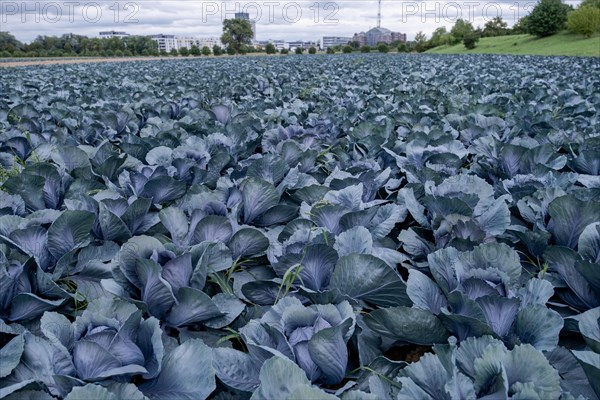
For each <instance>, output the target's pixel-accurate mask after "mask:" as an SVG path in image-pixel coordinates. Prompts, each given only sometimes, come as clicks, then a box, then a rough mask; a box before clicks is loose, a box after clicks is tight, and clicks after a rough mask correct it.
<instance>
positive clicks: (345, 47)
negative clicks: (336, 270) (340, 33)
mask: <svg viewBox="0 0 600 400" xmlns="http://www.w3.org/2000/svg"><path fill="white" fill-rule="evenodd" d="M342 51H343V52H344V53H345V54H350V53H352V52H353V51H354V49H353V48H352V46H344V48H343V49H342Z"/></svg>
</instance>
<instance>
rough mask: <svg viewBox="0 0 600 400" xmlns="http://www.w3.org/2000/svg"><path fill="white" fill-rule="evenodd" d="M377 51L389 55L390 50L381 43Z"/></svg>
mask: <svg viewBox="0 0 600 400" xmlns="http://www.w3.org/2000/svg"><path fill="white" fill-rule="evenodd" d="M377 51H379V52H380V53H389V52H390V48H389V47H388V45H387V44H385V43H379V45H378V46H377Z"/></svg>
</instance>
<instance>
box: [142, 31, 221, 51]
mask: <svg viewBox="0 0 600 400" xmlns="http://www.w3.org/2000/svg"><path fill="white" fill-rule="evenodd" d="M150 38H151V39H152V40H154V41H155V42H156V43H157V44H158V51H166V52H167V53H169V52H171V50H173V49H176V50H177V51H179V50H181V49H183V48H186V49H188V50H191V48H192V47H193V46H196V47H198V48H199V49H201V48H203V47H204V46H207V47H210V48H212V47H213V46H214V45H219V46H223V43H221V39H219V38H216V37H205V38H197V37H193V36H175V35H163V34H160V35H154V36H150Z"/></svg>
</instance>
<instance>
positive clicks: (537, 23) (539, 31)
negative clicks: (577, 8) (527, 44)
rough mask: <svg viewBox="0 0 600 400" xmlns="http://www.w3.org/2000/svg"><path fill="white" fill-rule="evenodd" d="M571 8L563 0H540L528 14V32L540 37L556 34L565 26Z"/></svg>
mask: <svg viewBox="0 0 600 400" xmlns="http://www.w3.org/2000/svg"><path fill="white" fill-rule="evenodd" d="M569 8H570V7H569V6H568V5H566V4H565V3H563V2H562V1H561V0H540V2H539V3H538V5H537V6H535V8H534V9H533V11H531V14H529V15H528V16H527V33H530V34H532V35H536V36H538V37H545V36H550V35H553V34H555V33H556V32H558V31H560V30H561V29H563V28H564V27H565V24H566V22H567V13H568V12H569Z"/></svg>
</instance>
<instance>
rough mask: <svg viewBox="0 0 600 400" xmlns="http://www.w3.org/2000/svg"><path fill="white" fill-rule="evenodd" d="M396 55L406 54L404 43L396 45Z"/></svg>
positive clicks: (406, 48) (406, 47)
mask: <svg viewBox="0 0 600 400" xmlns="http://www.w3.org/2000/svg"><path fill="white" fill-rule="evenodd" d="M398 53H408V46H407V45H406V43H400V44H399V45H398Z"/></svg>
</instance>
